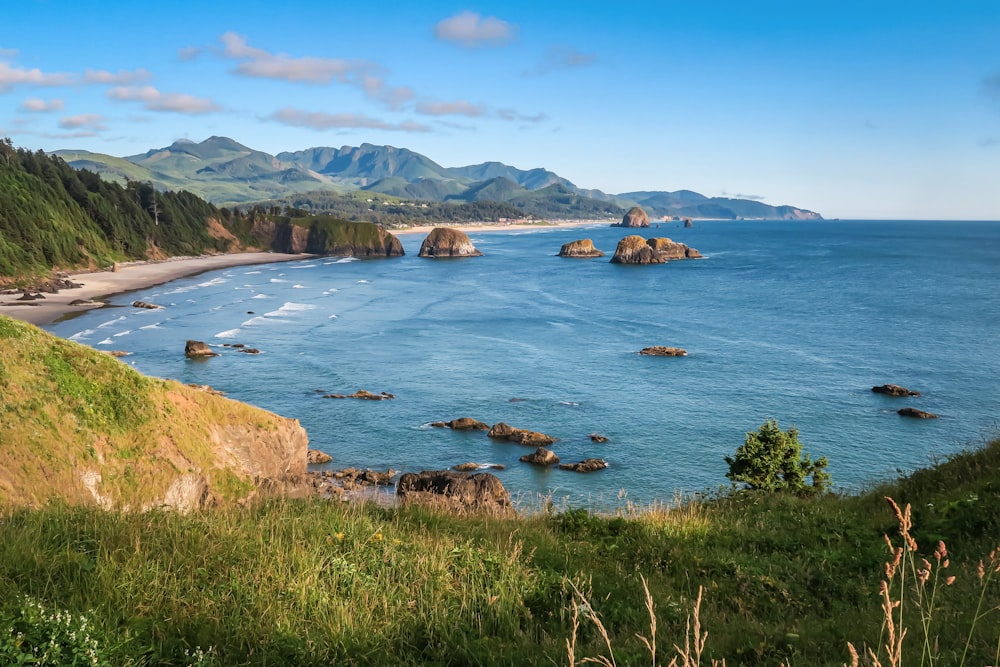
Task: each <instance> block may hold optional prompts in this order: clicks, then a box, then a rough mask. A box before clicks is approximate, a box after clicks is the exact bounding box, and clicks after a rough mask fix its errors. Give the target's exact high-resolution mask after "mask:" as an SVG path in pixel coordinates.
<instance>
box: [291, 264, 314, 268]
mask: <svg viewBox="0 0 1000 667" xmlns="http://www.w3.org/2000/svg"><path fill="white" fill-rule="evenodd" d="M316 266H318V265H317V264H302V265H298V264H296V265H294V266H289V267H288V268H290V269H312V268H315V267H316Z"/></svg>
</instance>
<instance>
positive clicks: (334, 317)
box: [326, 315, 337, 320]
mask: <svg viewBox="0 0 1000 667" xmlns="http://www.w3.org/2000/svg"><path fill="white" fill-rule="evenodd" d="M326 319H328V320H335V319H337V316H336V315H331V316H330V317H328V318H326Z"/></svg>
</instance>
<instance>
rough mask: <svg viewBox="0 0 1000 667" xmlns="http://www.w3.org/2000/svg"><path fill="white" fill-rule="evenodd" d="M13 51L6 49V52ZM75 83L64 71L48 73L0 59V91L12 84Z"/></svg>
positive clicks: (48, 84)
mask: <svg viewBox="0 0 1000 667" xmlns="http://www.w3.org/2000/svg"><path fill="white" fill-rule="evenodd" d="M10 53H15V52H11V51H9V50H8V54H10ZM73 83H75V81H74V77H73V75H72V74H67V73H64V72H58V73H48V72H43V71H42V70H40V69H38V68H34V69H24V68H23V67H18V66H17V65H12V64H10V62H6V61H4V60H0V92H5V91H7V90H10V89H11V88H13V87H14V86H21V85H27V86H68V85H71V84H73Z"/></svg>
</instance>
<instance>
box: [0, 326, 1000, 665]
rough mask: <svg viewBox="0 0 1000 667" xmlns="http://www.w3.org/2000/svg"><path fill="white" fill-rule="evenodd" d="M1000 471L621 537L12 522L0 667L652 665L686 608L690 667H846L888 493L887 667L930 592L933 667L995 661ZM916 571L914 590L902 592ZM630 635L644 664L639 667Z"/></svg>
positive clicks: (369, 527) (364, 517)
mask: <svg viewBox="0 0 1000 667" xmlns="http://www.w3.org/2000/svg"><path fill="white" fill-rule="evenodd" d="M2 347H7V345H3V346H0V348H2ZM95 363H96V362H95ZM108 363H112V364H114V363H117V362H113V361H111V360H108ZM5 368H7V370H6V371H5V372H6V373H8V374H9V373H10V368H9V365H8V366H5ZM4 377H8V376H4ZM88 377H89V375H88ZM137 381H139V380H137ZM142 382H153V383H155V382H158V381H152V380H142ZM52 389H54V387H51V386H50V387H48V390H49V391H50V392H51V390H52ZM5 394H6V390H5ZM47 395H52V394H51V393H49V394H47ZM37 409H38V406H36V407H34V408H30V409H29V411H27V412H25V413H24V414H23V415H22V417H30V415H32V414H34V412H35V410H37ZM7 421H8V420H7V416H6V415H4V419H3V422H4V423H6V422H7ZM18 437H19V438H20V437H23V436H18ZM3 442H5V443H9V442H11V441H10V440H9V439H7V438H5V439H4V440H3ZM14 442H19V440H17V441H14ZM7 447H8V449H10V445H7ZM21 448H22V446H20V445H19V446H18V447H17V449H21ZM998 470H1000V441H995V442H992V443H990V444H989V445H988V446H986V447H984V448H983V449H981V450H978V451H974V452H970V453H966V454H961V455H958V456H955V457H953V458H952V459H950V460H948V461H945V462H942V463H939V464H938V465H936V466H934V467H932V468H928V469H926V470H922V471H918V472H917V473H915V474H913V475H912V476H910V477H908V478H906V479H903V480H900V481H897V482H893V483H889V484H885V485H883V486H881V487H879V488H876V489H873V490H872V491H870V492H867V493H864V494H861V495H858V496H841V495H826V496H820V497H815V498H799V497H795V496H788V495H780V494H765V493H753V492H741V493H723V494H720V495H712V494H710V495H708V496H702V497H700V498H697V499H688V500H687V501H686V502H684V503H679V504H675V505H671V506H669V507H668V506H660V507H650V508H642V509H637V510H634V511H633V510H626V511H623V512H621V513H620V514H619V515H617V516H594V515H591V514H588V513H587V512H586V511H584V510H579V509H570V508H559V509H555V508H552V507H551V506H550V505H547V504H546V503H545V502H544V500H540V501H539V503H538V507H537V510H536V511H535V512H534V513H531V514H530V515H526V516H523V517H521V518H497V517H479V516H454V515H449V514H442V513H438V512H436V511H430V510H427V509H421V508H417V507H410V508H380V507H376V506H374V505H371V506H360V505H344V504H341V503H330V502H329V501H321V500H300V501H292V500H274V501H267V502H262V503H256V504H252V505H249V506H246V507H235V506H234V507H230V508H228V509H224V510H218V511H212V512H207V513H196V514H191V515H179V514H176V513H169V512H158V511H154V512H151V513H146V514H118V513H105V512H101V511H98V510H93V509H71V508H68V507H65V506H60V505H55V506H48V507H45V508H43V509H35V510H21V509H12V508H8V509H6V510H0V656H4V655H11V654H13V655H16V654H14V653H13V651H14V650H15V649H13V648H11V647H12V646H13V645H15V644H17V642H18V641H20V642H21V643H20V644H19V646H21V647H23V646H24V645H25V643H26V642H28V643H29V644H30V642H35V644H37V645H38V646H49V645H50V642H52V641H53V639H54V640H55V642H56V643H57V644H58V645H59V646H60V647H64V648H65V650H66V651H67V652H68V651H69V649H70V648H80V645H81V642H82V641H83V640H82V639H81V638H80V637H81V636H83V635H84V633H83V632H75V631H74V630H75V629H78V626H79V625H81V624H82V622H83V621H82V620H81V619H85V620H86V627H87V631H86V639H87V641H88V642H90V643H88V644H87V645H86V646H87V647H89V648H90V649H91V650H93V651H94V652H95V655H97V656H98V657H100V658H103V659H105V660H106V663H107V664H112V665H126V664H221V665H279V664H280V665H284V664H294V665H330V664H338V665H339V664H344V665H385V664H393V665H553V664H555V665H571V664H580V661H581V660H582V659H583V658H584V657H597V656H604V657H605V658H608V659H609V660H611V656H612V655H613V659H614V662H612V663H610V664H618V665H640V664H651V663H652V664H661V665H664V664H667V663H668V662H669V658H670V656H671V655H672V654H673V653H674V651H673V650H672V649H671V647H672V646H673V645H675V644H676V645H680V646H683V645H684V636H685V626H686V623H687V622H688V619H689V614H690V613H691V610H692V607H693V605H694V604H695V601H696V599H697V597H698V594H699V590H700V589H701V590H702V591H703V602H702V604H701V609H700V621H701V624H702V625H701V627H702V629H703V630H705V631H707V632H708V640H707V645H706V646H705V649H704V653H703V657H702V661H701V664H708V663H709V660H710V659H723V658H724V659H725V660H726V663H727V664H729V665H778V664H781V663H783V662H787V663H788V664H793V665H810V666H823V665H837V666H840V665H843V664H847V663H849V661H850V659H849V654H848V649H847V642H848V641H850V642H853V643H854V644H855V645H856V646H858V647H859V648H861V647H863V646H871V647H875V648H877V647H878V646H879V645H880V644H883V643H885V642H886V641H887V637H886V635H885V634H884V633H883V631H882V619H883V613H882V609H881V605H882V599H881V598H880V596H879V586H880V581H881V580H882V579H883V577H885V562H886V561H887V560H891V558H890V556H889V553H888V551H887V548H886V544H885V542H884V536H886V535H888V536H889V537H890V538H891V539H892V541H893V543H894V544H896V545H898V544H901V543H902V540H901V538H900V537H899V536H898V534H897V533H898V523H897V520H896V518H895V516H894V513H893V509H892V508H891V507H890V506H889V505H887V503H886V502H885V501H884V499H883V497H884V496H893V497H895V498H896V499H897V500H898V501H899V502H900V503H901V504H902V503H912V505H913V508H914V515H913V517H914V521H915V527H914V528H913V529H912V531H908V534H911V537H912V538H913V539H914V540H915V543H916V544H917V545H918V546H917V550H916V551H913V552H907V553H906V554H904V556H903V561H902V563H903V566H902V567H901V568H900V569H899V570H898V571H897V575H896V576H895V577H894V579H893V580H892V586H891V588H890V592H891V596H892V598H893V599H899V598H900V597H902V599H903V607H900V608H898V609H901V610H902V611H904V612H905V613H904V614H903V619H902V620H903V624H904V625H905V626H906V627H907V628H908V633H907V636H906V639H905V641H904V642H903V644H902V647H903V650H902V652H903V655H904V658H903V659H902V660H901V664H904V665H916V664H931V663H930V662H929V661H927V660H926V659H924V660H921V659H920V655H921V647H922V645H923V641H924V640H923V637H924V633H923V631H922V629H921V618H922V616H921V612H920V610H919V608H918V607H917V605H916V602H917V600H918V597H917V593H916V592H915V591H916V590H921V591H923V592H924V593H926V594H927V595H926V596H925V597H924V600H923V605H924V607H923V608H924V609H925V610H926V609H927V605H928V604H929V603H930V593H931V591H932V590H933V591H934V596H933V597H934V599H933V605H934V607H935V610H934V612H933V614H932V615H931V621H930V622H929V628H930V632H929V636H928V637H929V638H928V640H927V646H928V647H929V648H930V650H931V651H932V652H933V653H934V655H935V657H936V660H935V661H934V663H935V664H942V665H945V664H947V665H957V664H968V665H984V664H996V663H995V652H996V647H997V640H998V635H997V628H998V627H1000V624H998V622H997V621H998V616H997V614H998V612H997V611H996V609H995V608H996V606H997V604H998V602H1000V594H998V593H1000V591H998V588H997V583H998V582H997V580H996V576H998V575H997V574H996V570H997V569H998V568H1000V555H998V554H997V553H996V552H993V556H992V557H991V556H989V555H988V554H990V552H991V550H993V549H995V548H996V546H997V540H998V539H1000V475H998V472H997V471H998ZM939 539H943V540H945V541H946V543H947V545H948V554H947V556H945V557H944V559H939V558H936V557H935V555H934V552H935V547H936V545H937V541H938V540H939ZM938 555H939V556H940V555H941V552H940V551H938ZM911 556H912V557H914V558H915V560H914V561H913V568H912V569H909V565H908V563H909V561H908V559H909V558H910V557H911ZM922 557H926V558H927V562H928V565H929V566H930V571H929V575H930V576H929V579H928V580H927V584H925V585H924V587H923V588H921V587H920V586H919V584H918V585H917V588H916V589H914V588H913V587H912V586H913V584H914V583H917V582H919V576H920V575H919V572H918V570H919V569H922V567H923V565H921V558H922ZM991 558H992V559H991ZM980 559H984V561H983V562H984V567H983V574H984V576H983V579H982V580H981V579H980V578H979V576H978V575H977V567H978V566H979V562H980ZM945 560H946V561H948V562H947V567H945V565H946V563H945V562H944V561H945ZM904 572H905V583H904V585H903V586H902V587H900V586H899V581H900V576H902V573H904ZM949 576H955V577H956V579H955V581H954V584H953V585H946V578H947V577H949ZM644 581H645V582H646V584H647V585H648V588H649V591H650V594H651V596H652V601H653V603H652V604H653V609H654V613H655V616H656V634H655V638H654V637H652V635H651V632H650V621H649V613H648V611H647V608H646V602H645V600H644V588H643V586H644ZM575 591H579V592H580V594H577V593H576V592H575ZM904 591H905V592H904ZM981 593H984V594H985V597H983V598H982V603H981V605H980V594H981ZM581 595H582V597H581ZM38 605H41V608H43V609H44V610H47V611H46V612H45V613H48V614H49V616H45V614H44V613H43V612H41V611H39V606H38ZM57 611H59V612H61V613H63V615H62V616H61V617H60V618H62V619H64V620H63V621H62V622H61V623H62V625H60V624H59V623H57V622H56V621H53V620H51V618H53V617H54V613H55V612H57ZM896 613H898V612H894V614H896ZM977 615H980V617H979V618H977ZM46 618H48V619H50V620H45V619H46ZM67 618H68V619H70V620H68V621H67V620H65V619H67ZM595 619H597V620H599V621H600V623H601V627H598V626H597V624H596V623H595ZM74 624H75V625H74ZM601 628H603V631H604V632H605V633H606V639H605V637H604V636H602V630H601ZM970 628H971V629H972V632H971V635H970V632H969V631H970ZM71 631H74V632H73V633H72V636H71ZM18 632H20V633H22V636H21V639H17V633H18ZM5 633H6V634H5ZM640 635H641V636H642V637H646V638H649V639H650V640H651V643H653V644H656V646H657V648H658V653H657V656H656V658H657V659H656V660H655V661H651V658H650V655H649V652H648V648H647V647H646V646H645V645H644V643H643V641H642V639H641V638H640ZM967 638H970V639H969V642H968V651H969V652H968V655H967V656H965V658H964V659H963V657H962V656H963V652H964V651H965V649H966V641H967ZM568 642H569V643H568ZM568 646H570V647H572V650H573V655H574V659H573V660H571V658H570V653H569V650H568ZM5 647H6V650H8V651H9V653H8V654H5V653H4V652H3V651H4V649H5ZM200 651H207V653H202V652H200ZM881 660H882V662H883V664H889V661H888V660H887V659H886V655H885V652H884V651H882V652H881ZM67 662H68V661H67ZM55 664H67V663H55ZM686 664H688V663H686ZM690 664H694V663H693V662H692V663H690Z"/></svg>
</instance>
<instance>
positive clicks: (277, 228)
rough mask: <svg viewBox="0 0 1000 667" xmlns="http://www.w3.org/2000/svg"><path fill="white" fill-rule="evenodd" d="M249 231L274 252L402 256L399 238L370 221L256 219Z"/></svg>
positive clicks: (321, 218)
mask: <svg viewBox="0 0 1000 667" xmlns="http://www.w3.org/2000/svg"><path fill="white" fill-rule="evenodd" d="M251 234H252V235H253V236H254V237H255V238H256V239H258V241H259V242H260V243H261V245H264V246H267V247H269V248H270V249H271V250H273V251H274V252H282V253H293V254H301V253H306V254H310V255H342V256H345V257H402V256H403V255H405V254H406V252H405V251H404V250H403V244H402V243H401V242H400V240H399V239H398V238H396V237H395V236H394V235H392V234H390V233H389V232H387V231H385V230H384V229H382V228H381V227H379V226H378V225H376V224H373V223H371V222H347V221H344V220H336V219H333V218H330V217H328V216H315V217H314V218H310V219H309V224H297V223H296V222H294V221H292V222H275V221H273V220H268V219H262V220H258V221H255V222H254V224H253V226H252V228H251Z"/></svg>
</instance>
